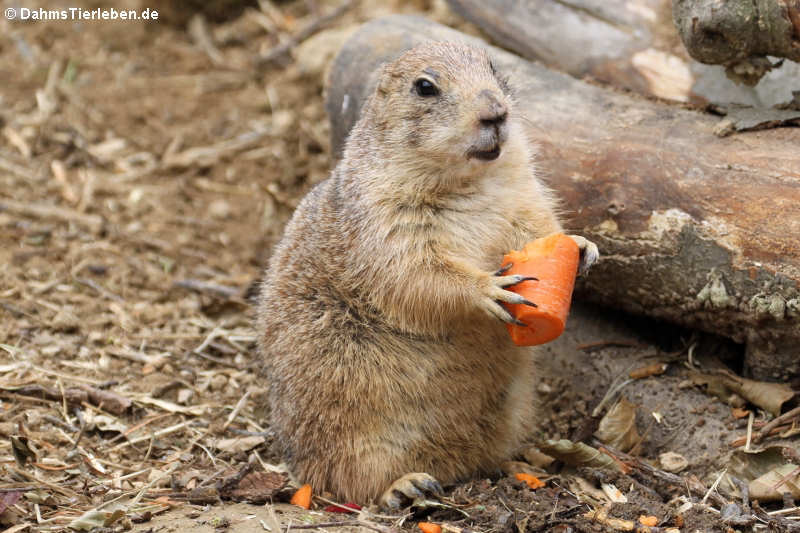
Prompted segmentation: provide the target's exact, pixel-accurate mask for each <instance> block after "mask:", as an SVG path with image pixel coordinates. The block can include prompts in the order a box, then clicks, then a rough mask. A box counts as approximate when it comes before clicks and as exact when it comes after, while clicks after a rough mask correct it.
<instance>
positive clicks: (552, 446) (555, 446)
mask: <svg viewBox="0 0 800 533" xmlns="http://www.w3.org/2000/svg"><path fill="white" fill-rule="evenodd" d="M539 448H540V449H541V450H542V451H543V452H545V453H546V454H548V455H552V456H553V457H555V458H556V459H559V460H561V461H564V462H565V463H567V464H569V465H572V466H589V467H593V468H602V469H604V470H613V471H615V472H619V471H620V467H619V465H618V464H617V463H616V461H614V460H613V459H612V458H611V457H609V456H608V455H606V454H604V453H602V452H600V451H599V450H597V449H595V448H592V447H591V446H589V445H587V444H584V443H582V442H572V441H571V440H567V439H561V440H558V441H555V440H547V441H545V442H544V443H543V444H541V445H540V446H539Z"/></svg>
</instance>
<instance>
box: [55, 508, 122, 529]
mask: <svg viewBox="0 0 800 533" xmlns="http://www.w3.org/2000/svg"><path fill="white" fill-rule="evenodd" d="M119 513H122V514H121V515H120V514H119ZM122 516H125V513H124V511H122V510H121V509H117V510H115V511H98V510H97V509H92V510H90V511H86V512H85V513H83V514H82V515H81V516H79V517H78V518H76V519H75V520H73V521H72V522H70V523H69V524H68V527H70V528H72V529H77V530H78V531H90V530H92V529H94V528H96V527H107V526H106V524H107V523H113V522H114V521H116V520H118V519H119V518H121V517H122ZM109 521H110V522H109Z"/></svg>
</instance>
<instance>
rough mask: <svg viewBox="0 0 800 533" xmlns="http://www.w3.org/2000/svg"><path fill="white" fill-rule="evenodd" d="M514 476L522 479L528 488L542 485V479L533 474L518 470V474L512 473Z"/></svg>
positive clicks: (538, 487)
mask: <svg viewBox="0 0 800 533" xmlns="http://www.w3.org/2000/svg"><path fill="white" fill-rule="evenodd" d="M514 477H515V478H517V479H518V480H520V481H524V482H525V483H527V484H528V486H529V487H530V488H532V489H534V490H536V489H540V488H542V487H544V481H542V480H541V479H539V478H538V477H536V476H534V475H531V474H525V473H522V472H520V473H519V474H514Z"/></svg>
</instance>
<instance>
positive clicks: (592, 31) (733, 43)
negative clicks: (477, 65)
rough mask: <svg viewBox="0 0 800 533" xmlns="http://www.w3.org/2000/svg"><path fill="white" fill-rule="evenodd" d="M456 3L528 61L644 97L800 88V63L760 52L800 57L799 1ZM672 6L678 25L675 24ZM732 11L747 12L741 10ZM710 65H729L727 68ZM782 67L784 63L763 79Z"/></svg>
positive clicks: (733, 99)
mask: <svg viewBox="0 0 800 533" xmlns="http://www.w3.org/2000/svg"><path fill="white" fill-rule="evenodd" d="M447 3H448V5H449V6H450V7H451V8H452V9H453V11H455V12H456V13H458V14H459V15H461V16H462V17H464V18H465V19H467V20H469V21H470V22H472V23H473V24H475V25H477V26H478V27H479V28H481V30H483V31H484V32H486V34H487V35H489V36H490V37H491V38H492V39H493V40H494V42H496V43H498V44H499V45H500V46H502V47H504V48H506V49H508V50H511V51H512V52H515V53H517V54H519V55H520V56H522V57H524V58H526V59H531V60H538V61H541V62H543V63H544V64H545V65H547V66H549V67H551V68H554V69H556V70H561V71H564V72H567V73H568V74H570V75H572V76H575V77H577V78H584V77H591V78H593V79H595V80H598V81H601V82H604V83H608V84H611V85H613V86H615V87H621V88H625V89H630V90H632V91H635V92H638V93H641V94H645V95H651V96H657V97H660V98H666V99H669V100H676V101H680V102H687V101H688V102H693V103H705V102H713V103H715V104H729V103H736V104H743V105H749V106H756V107H769V106H773V105H776V104H785V103H787V102H791V101H792V98H793V96H792V91H793V90H794V91H797V90H800V65H798V64H796V63H792V62H790V61H786V62H784V64H783V65H782V66H776V65H777V64H778V63H775V64H773V63H771V62H769V61H767V60H766V59H764V58H753V57H752V56H754V55H758V54H757V52H758V53H763V52H764V51H771V52H772V53H771V54H770V55H780V54H779V52H780V51H781V50H783V51H784V53H783V55H785V57H791V56H790V55H789V54H790V53H792V52H793V53H794V54H795V56H794V60H795V61H797V60H798V59H797V55H798V54H800V46H794V47H792V45H791V43H792V42H796V41H793V40H792V37H791V35H787V34H786V33H787V29H788V28H789V26H790V25H791V23H790V22H787V21H789V20H791V19H792V17H794V19H793V20H797V22H798V26H797V28H798V29H797V36H796V37H795V39H800V15H796V14H800V0H789V1H784V0H759V1H758V2H754V1H751V0H731V1H728V2H717V1H716V0H675V1H674V2H673V1H672V0H568V1H556V0H527V1H525V2H520V1H519V0H493V1H492V2H485V1H484V0H447ZM740 4H743V5H744V7H748V9H743V6H741V5H740ZM793 6H795V7H793ZM673 9H674V15H675V20H676V21H677V24H678V28H676V27H675V24H674V23H673ZM733 12H736V13H739V15H737V16H732V15H731V13H733ZM742 12H744V13H742ZM795 15H796V16H795ZM734 22H735V23H734ZM762 28H768V29H770V30H771V31H772V32H773V33H774V34H775V35H773V33H770V32H768V31H762ZM679 30H680V35H679ZM789 33H791V32H789ZM682 37H683V40H684V42H685V43H686V46H687V47H688V48H689V49H688V53H687V49H686V48H685V47H684V45H683V44H682V43H681V38H682ZM770 46H771V47H770ZM781 46H782V47H783V48H780V47H781ZM787 46H788V49H787ZM690 55H691V56H694V57H695V58H696V59H697V60H695V59H692V57H690ZM720 58H721V59H722V60H717V59H720ZM732 60H733V61H732ZM702 63H723V64H724V65H725V67H722V66H711V65H704V64H702ZM726 67H727V68H726ZM773 68H774V69H775V71H774V72H771V74H770V75H769V76H766V77H764V78H763V79H762V76H763V75H764V73H765V72H766V71H767V70H771V69H773ZM726 73H727V75H726ZM729 77H730V78H732V79H735V80H738V81H747V82H748V83H750V84H751V85H752V84H753V83H754V82H756V81H758V80H759V79H761V83H759V85H758V87H757V88H751V87H746V86H742V85H740V84H738V83H734V81H732V80H731V79H729Z"/></svg>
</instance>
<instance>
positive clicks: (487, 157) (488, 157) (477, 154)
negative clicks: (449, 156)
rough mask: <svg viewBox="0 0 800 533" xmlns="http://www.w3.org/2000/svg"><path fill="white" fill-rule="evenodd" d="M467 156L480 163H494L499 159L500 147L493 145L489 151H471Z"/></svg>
mask: <svg viewBox="0 0 800 533" xmlns="http://www.w3.org/2000/svg"><path fill="white" fill-rule="evenodd" d="M467 156H468V157H469V158H473V157H474V158H475V159H480V160H481V161H494V160H495V159H497V158H498V157H500V145H499V144H495V145H494V147H493V148H492V149H491V150H471V151H470V152H469V154H467Z"/></svg>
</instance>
